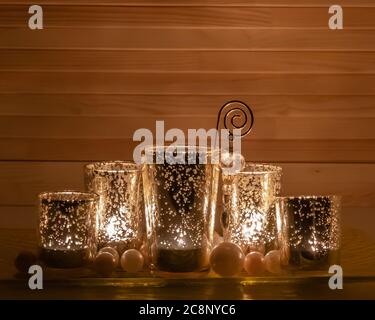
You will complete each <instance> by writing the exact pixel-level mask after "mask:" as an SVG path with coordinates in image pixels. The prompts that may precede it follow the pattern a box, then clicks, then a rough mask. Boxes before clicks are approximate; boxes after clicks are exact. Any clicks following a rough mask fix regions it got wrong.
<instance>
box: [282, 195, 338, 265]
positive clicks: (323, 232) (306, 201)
mask: <svg viewBox="0 0 375 320" xmlns="http://www.w3.org/2000/svg"><path fill="white" fill-rule="evenodd" d="M279 203H280V207H279V210H280V211H281V212H282V214H284V215H285V216H286V221H287V224H286V230H285V231H286V237H287V239H288V249H289V256H290V258H289V266H290V269H291V270H293V269H303V270H321V269H323V270H325V271H327V270H328V267H329V266H330V265H333V264H338V263H339V258H340V245H341V243H340V236H341V227H340V212H341V197H340V196H335V195H331V196H317V195H315V196H297V197H283V198H280V200H279Z"/></svg>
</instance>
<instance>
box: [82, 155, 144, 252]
mask: <svg viewBox="0 0 375 320" xmlns="http://www.w3.org/2000/svg"><path fill="white" fill-rule="evenodd" d="M140 176H141V170H140V168H139V167H138V166H137V165H136V164H135V163H132V162H125V161H109V162H97V163H91V164H88V165H86V167H85V184H86V189H87V190H88V191H90V192H95V193H97V194H98V195H99V209H98V217H97V218H98V248H99V249H100V248H102V247H105V246H112V247H115V248H116V249H117V250H118V251H119V253H120V254H122V252H124V251H125V250H127V249H131V248H139V247H140V246H141V243H142V237H143V231H144V227H143V225H144V219H143V218H142V210H141V202H140V200H141V199H140V184H141V180H140Z"/></svg>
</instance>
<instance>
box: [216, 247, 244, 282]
mask: <svg viewBox="0 0 375 320" xmlns="http://www.w3.org/2000/svg"><path fill="white" fill-rule="evenodd" d="M243 261H244V255H243V253H242V250H241V248H240V247H239V246H237V245H236V244H234V243H230V242H223V243H220V244H218V245H217V246H216V247H215V248H214V249H213V250H212V252H211V256H210V264H211V267H212V269H213V270H214V271H215V272H216V273H217V274H219V275H221V276H225V277H231V276H235V275H236V274H239V273H240V272H241V270H242V267H243Z"/></svg>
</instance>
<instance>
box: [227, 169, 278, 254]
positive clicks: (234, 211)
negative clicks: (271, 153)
mask: <svg viewBox="0 0 375 320" xmlns="http://www.w3.org/2000/svg"><path fill="white" fill-rule="evenodd" d="M281 175H282V169H281V167H277V166H273V165H268V164H254V163H249V162H248V163H246V164H245V166H244V167H243V169H242V170H241V171H240V172H238V173H236V174H233V175H226V174H223V198H224V199H223V202H224V212H223V215H222V219H221V221H222V226H223V236H224V241H229V242H233V243H235V244H237V245H238V246H240V247H241V248H242V250H243V252H244V254H247V253H249V252H251V251H259V252H261V253H262V254H266V253H267V252H269V251H270V250H276V249H280V246H281V245H282V243H280V238H279V234H280V232H281V231H282V230H281V223H282V220H283V217H281V216H279V215H278V214H279V213H280V211H276V209H275V203H276V197H277V196H278V195H279V194H280V189H281Z"/></svg>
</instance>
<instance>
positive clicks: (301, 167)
mask: <svg viewBox="0 0 375 320" xmlns="http://www.w3.org/2000/svg"><path fill="white" fill-rule="evenodd" d="M83 165H84V163H83V162H74V163H73V162H69V163H67V162H54V163H51V162H29V163H27V162H0V205H1V206H14V205H17V206H29V205H35V201H36V200H35V199H36V195H37V194H38V193H39V192H42V191H46V190H47V191H48V190H61V189H82V188H83V187H84V186H83ZM282 167H283V193H284V194H295V195H299V194H340V195H343V196H344V200H343V202H344V206H349V207H352V206H354V207H375V164H318V163H317V164H296V163H289V164H282Z"/></svg>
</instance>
